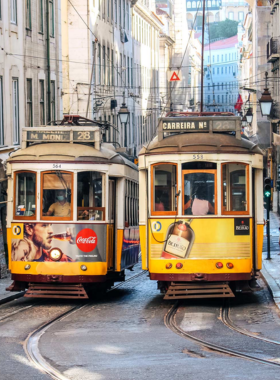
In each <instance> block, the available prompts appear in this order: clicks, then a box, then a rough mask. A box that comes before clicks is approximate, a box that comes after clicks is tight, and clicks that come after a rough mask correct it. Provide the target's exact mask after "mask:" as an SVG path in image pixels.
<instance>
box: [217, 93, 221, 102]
mask: <svg viewBox="0 0 280 380" xmlns="http://www.w3.org/2000/svg"><path fill="white" fill-rule="evenodd" d="M217 100H218V103H220V95H217Z"/></svg>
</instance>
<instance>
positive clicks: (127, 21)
mask: <svg viewBox="0 0 280 380" xmlns="http://www.w3.org/2000/svg"><path fill="white" fill-rule="evenodd" d="M126 27H127V30H129V6H128V2H126Z"/></svg>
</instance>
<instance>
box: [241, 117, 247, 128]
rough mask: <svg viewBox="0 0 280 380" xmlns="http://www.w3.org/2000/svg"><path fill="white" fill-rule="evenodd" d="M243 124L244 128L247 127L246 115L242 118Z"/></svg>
mask: <svg viewBox="0 0 280 380" xmlns="http://www.w3.org/2000/svg"><path fill="white" fill-rule="evenodd" d="M241 126H242V127H243V128H244V127H247V118H246V116H245V115H244V116H243V117H242V119H241Z"/></svg>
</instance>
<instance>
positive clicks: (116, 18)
mask: <svg viewBox="0 0 280 380" xmlns="http://www.w3.org/2000/svg"><path fill="white" fill-rule="evenodd" d="M114 2H115V23H116V24H117V23H118V3H117V0H114ZM113 18H114V17H113V13H112V19H113Z"/></svg>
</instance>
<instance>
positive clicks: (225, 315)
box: [221, 305, 280, 346]
mask: <svg viewBox="0 0 280 380" xmlns="http://www.w3.org/2000/svg"><path fill="white" fill-rule="evenodd" d="M221 321H222V322H223V324H224V325H226V326H227V327H228V328H230V329H231V330H233V331H236V332H238V333H240V334H243V335H246V336H249V337H250V338H255V339H259V340H262V341H263V342H266V343H271V344H276V345H277V346H280V342H279V341H277V340H274V339H269V338H265V337H262V336H259V335H255V334H253V333H252V332H250V331H248V330H246V329H243V328H242V327H239V326H237V325H236V324H235V323H234V322H233V321H232V320H231V319H230V307H229V305H226V306H222V307H221Z"/></svg>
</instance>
